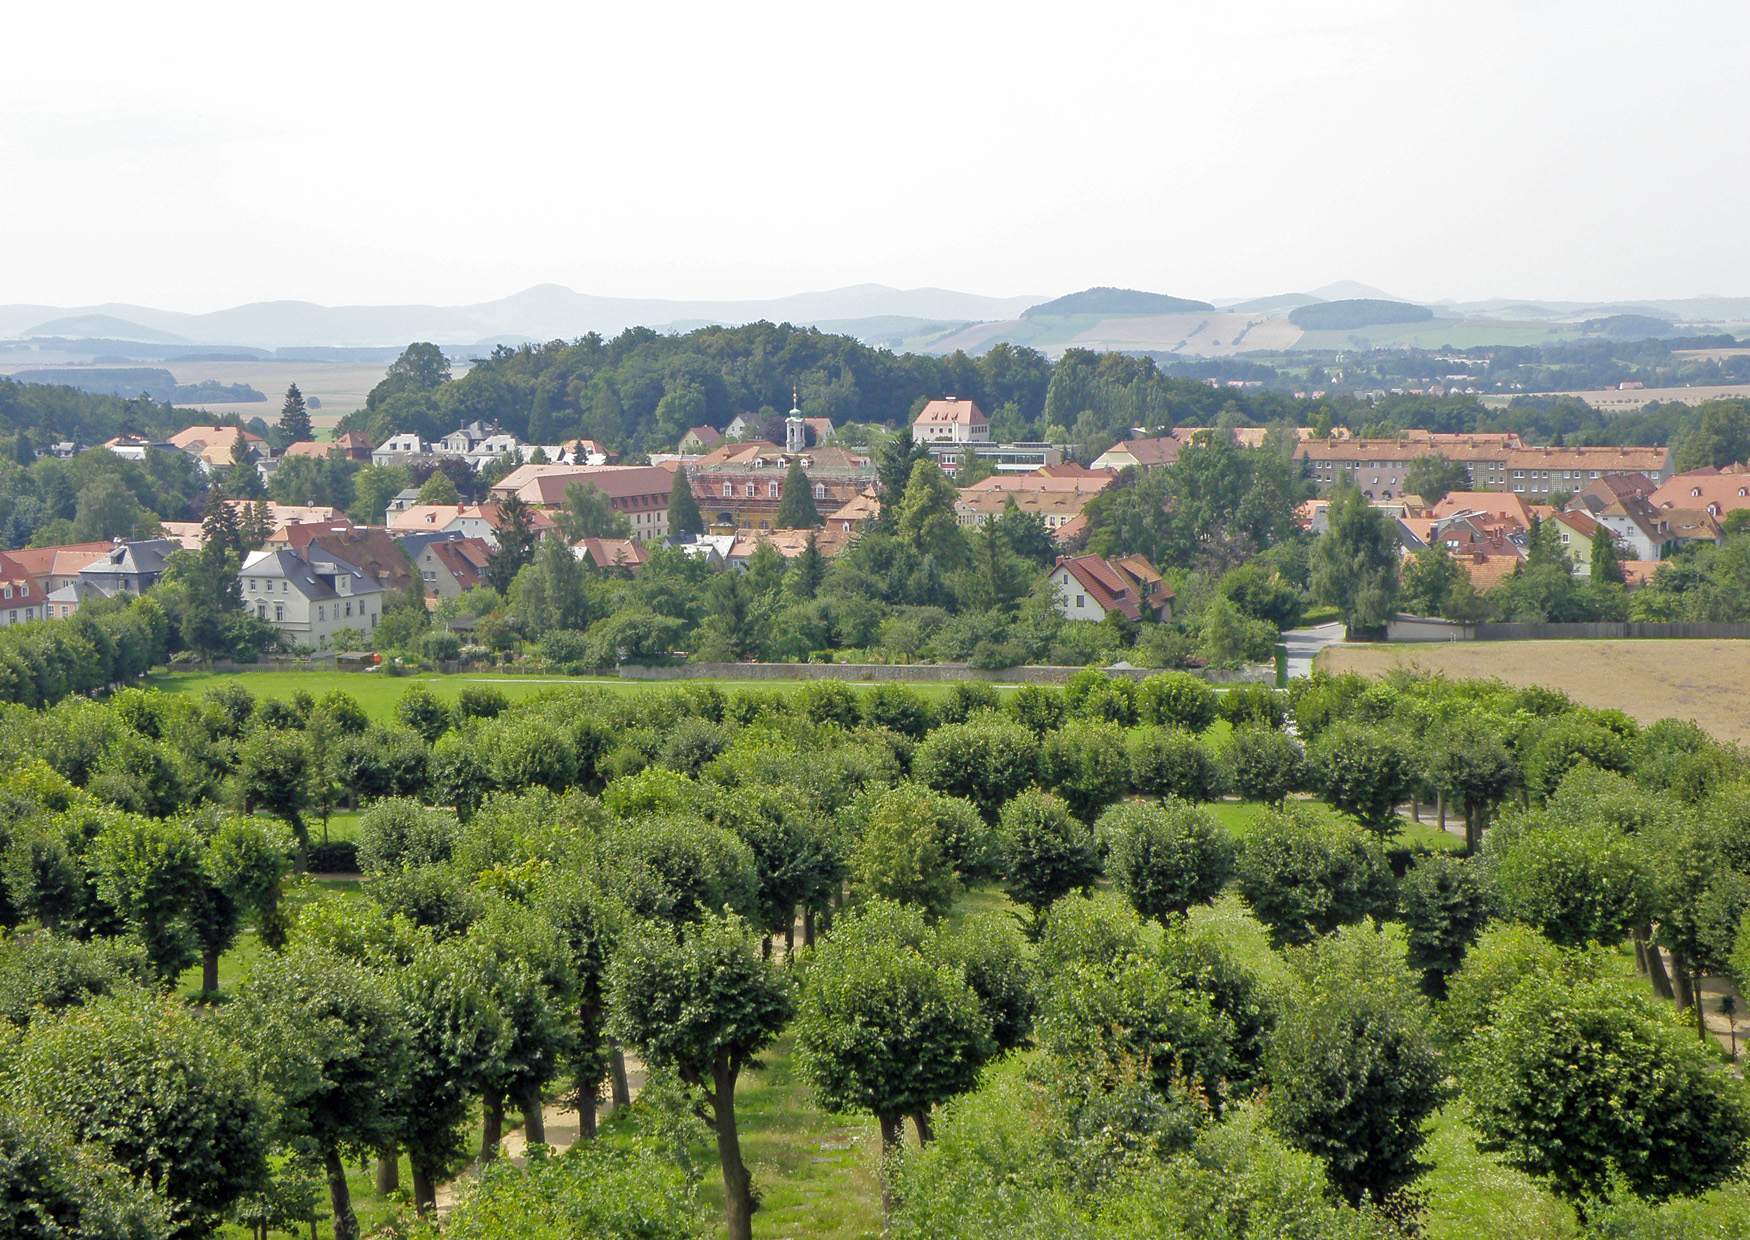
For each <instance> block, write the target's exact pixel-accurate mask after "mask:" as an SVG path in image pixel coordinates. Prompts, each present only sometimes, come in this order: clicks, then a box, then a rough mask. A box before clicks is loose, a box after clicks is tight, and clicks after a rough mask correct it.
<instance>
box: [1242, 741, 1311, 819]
mask: <svg viewBox="0 0 1750 1240" xmlns="http://www.w3.org/2000/svg"><path fill="white" fill-rule="evenodd" d="M1221 763H1222V772H1223V775H1224V777H1225V779H1226V781H1227V786H1228V787H1229V788H1230V789H1232V790H1233V791H1234V792H1235V793H1236V794H1238V795H1239V797H1240V798H1241V799H1242V800H1246V801H1262V802H1263V803H1264V804H1265V805H1278V806H1279V805H1281V804H1282V802H1283V801H1284V800H1285V799H1286V798H1287V796H1288V794H1289V793H1291V792H1293V791H1294V790H1295V789H1296V788H1298V787H1299V786H1300V785H1301V783H1302V782H1303V781H1304V779H1305V771H1306V760H1305V758H1304V757H1303V756H1302V754H1301V752H1300V746H1299V745H1297V744H1296V743H1295V741H1294V738H1293V737H1292V736H1289V735H1288V734H1287V733H1285V732H1278V731H1277V730H1276V729H1275V728H1262V727H1258V726H1256V725H1247V726H1245V727H1238V728H1235V729H1234V731H1233V735H1232V736H1231V737H1229V738H1228V742H1227V748H1226V749H1224V750H1223V751H1222V755H1221Z"/></svg>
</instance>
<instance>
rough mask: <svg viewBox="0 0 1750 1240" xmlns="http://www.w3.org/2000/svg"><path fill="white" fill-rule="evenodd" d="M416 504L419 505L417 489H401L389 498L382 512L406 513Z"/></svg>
mask: <svg viewBox="0 0 1750 1240" xmlns="http://www.w3.org/2000/svg"><path fill="white" fill-rule="evenodd" d="M417 503H419V488H418V487H402V488H401V489H400V490H399V491H397V492H395V494H394V495H391V496H390V497H389V503H388V504H387V505H386V506H385V508H384V511H385V512H406V511H407V510H408V509H409V508H412V507H413V506H414V505H415V504H417Z"/></svg>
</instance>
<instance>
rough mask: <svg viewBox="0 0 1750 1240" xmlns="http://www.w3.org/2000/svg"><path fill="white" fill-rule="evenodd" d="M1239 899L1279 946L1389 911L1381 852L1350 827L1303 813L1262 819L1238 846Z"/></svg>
mask: <svg viewBox="0 0 1750 1240" xmlns="http://www.w3.org/2000/svg"><path fill="white" fill-rule="evenodd" d="M1234 872H1235V877H1236V878H1237V879H1238V881H1239V888H1240V894H1241V895H1243V896H1245V897H1246V901H1247V902H1248V903H1249V904H1251V906H1252V909H1253V911H1254V912H1256V913H1257V914H1258V918H1259V920H1261V921H1263V922H1264V924H1265V925H1267V926H1269V927H1270V934H1271V937H1272V938H1273V939H1274V940H1275V941H1276V942H1277V943H1278V944H1285V943H1309V942H1311V941H1312V940H1313V939H1316V938H1318V937H1319V936H1320V935H1323V934H1329V933H1330V932H1331V931H1332V930H1335V929H1336V928H1337V927H1338V926H1341V925H1343V924H1345V923H1347V922H1352V921H1358V920H1359V919H1361V918H1362V917H1365V916H1368V915H1370V914H1374V913H1379V912H1383V911H1388V910H1389V907H1390V903H1391V900H1392V873H1391V866H1390V865H1389V864H1388V862H1387V860H1386V854H1385V849H1384V847H1383V846H1382V845H1381V844H1380V843H1379V841H1378V840H1377V839H1375V838H1374V837H1373V836H1372V835H1370V834H1368V833H1367V832H1366V831H1364V830H1363V829H1362V828H1360V827H1358V826H1355V825H1354V824H1353V823H1350V822H1346V821H1341V820H1335V819H1326V818H1322V817H1315V816H1313V815H1312V814H1310V813H1308V812H1307V811H1305V810H1298V809H1291V810H1275V811H1271V812H1268V813H1265V814H1264V815H1263V816H1262V817H1260V818H1259V819H1258V821H1257V823H1256V824H1255V825H1254V826H1253V827H1252V830H1251V832H1250V834H1248V835H1247V836H1246V838H1245V840H1244V841H1243V842H1242V843H1241V845H1240V850H1239V860H1238V863H1237V865H1236V866H1235V871H1234Z"/></svg>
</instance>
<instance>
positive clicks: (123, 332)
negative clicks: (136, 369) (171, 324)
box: [22, 314, 188, 344]
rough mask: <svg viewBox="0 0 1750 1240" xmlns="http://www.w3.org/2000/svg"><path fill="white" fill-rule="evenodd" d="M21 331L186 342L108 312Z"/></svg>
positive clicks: (56, 321) (174, 335)
mask: <svg viewBox="0 0 1750 1240" xmlns="http://www.w3.org/2000/svg"><path fill="white" fill-rule="evenodd" d="M22 334H23V335H25V336H76V337H80V338H86V337H97V338H108V339H110V340H131V341H144V342H146V343H149V344H186V343H188V342H187V341H186V340H185V339H184V338H183V337H181V336H178V335H176V334H175V333H174V332H166V331H159V330H158V329H157V328H155V327H141V326H140V325H139V324H138V323H130V322H128V320H126V319H118V318H116V317H115V316H114V315H112V314H74V315H68V316H67V317H65V318H59V319H50V320H49V321H48V322H47V323H38V324H37V325H36V326H35V327H33V328H31V329H30V330H29V331H26V332H24V333H22Z"/></svg>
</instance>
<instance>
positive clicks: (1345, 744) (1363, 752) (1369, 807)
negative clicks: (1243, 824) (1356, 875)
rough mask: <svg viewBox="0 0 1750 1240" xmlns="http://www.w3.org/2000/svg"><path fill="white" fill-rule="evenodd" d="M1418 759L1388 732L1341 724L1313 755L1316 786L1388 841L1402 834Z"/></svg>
mask: <svg viewBox="0 0 1750 1240" xmlns="http://www.w3.org/2000/svg"><path fill="white" fill-rule="evenodd" d="M1415 762H1416V759H1415V755H1414V754H1412V753H1411V751H1410V747H1409V746H1408V745H1407V744H1406V743H1405V742H1404V741H1403V740H1402V739H1401V738H1400V737H1399V736H1398V735H1397V734H1396V733H1394V732H1392V731H1390V730H1389V729H1387V728H1384V727H1368V726H1367V725H1365V724H1358V723H1341V724H1338V725H1337V726H1336V727H1334V728H1331V729H1330V730H1329V731H1327V732H1325V733H1323V734H1322V735H1320V737H1319V738H1318V740H1316V741H1314V742H1313V743H1312V745H1311V746H1310V747H1309V748H1308V750H1307V770H1308V775H1309V779H1310V782H1311V783H1312V784H1313V785H1314V786H1315V787H1316V788H1318V790H1319V791H1320V792H1322V793H1324V795H1325V799H1326V800H1328V801H1330V803H1331V804H1332V805H1335V806H1336V807H1337V808H1338V809H1340V810H1342V811H1343V812H1344V813H1347V814H1353V815H1354V816H1355V818H1356V821H1358V822H1360V823H1361V825H1362V826H1364V827H1367V828H1368V829H1369V830H1372V831H1377V832H1379V833H1381V834H1382V835H1391V834H1395V833H1396V827H1397V804H1398V802H1399V801H1400V800H1401V799H1403V798H1404V797H1406V796H1408V795H1409V793H1410V791H1411V788H1412V784H1413V780H1414V778H1415Z"/></svg>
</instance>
